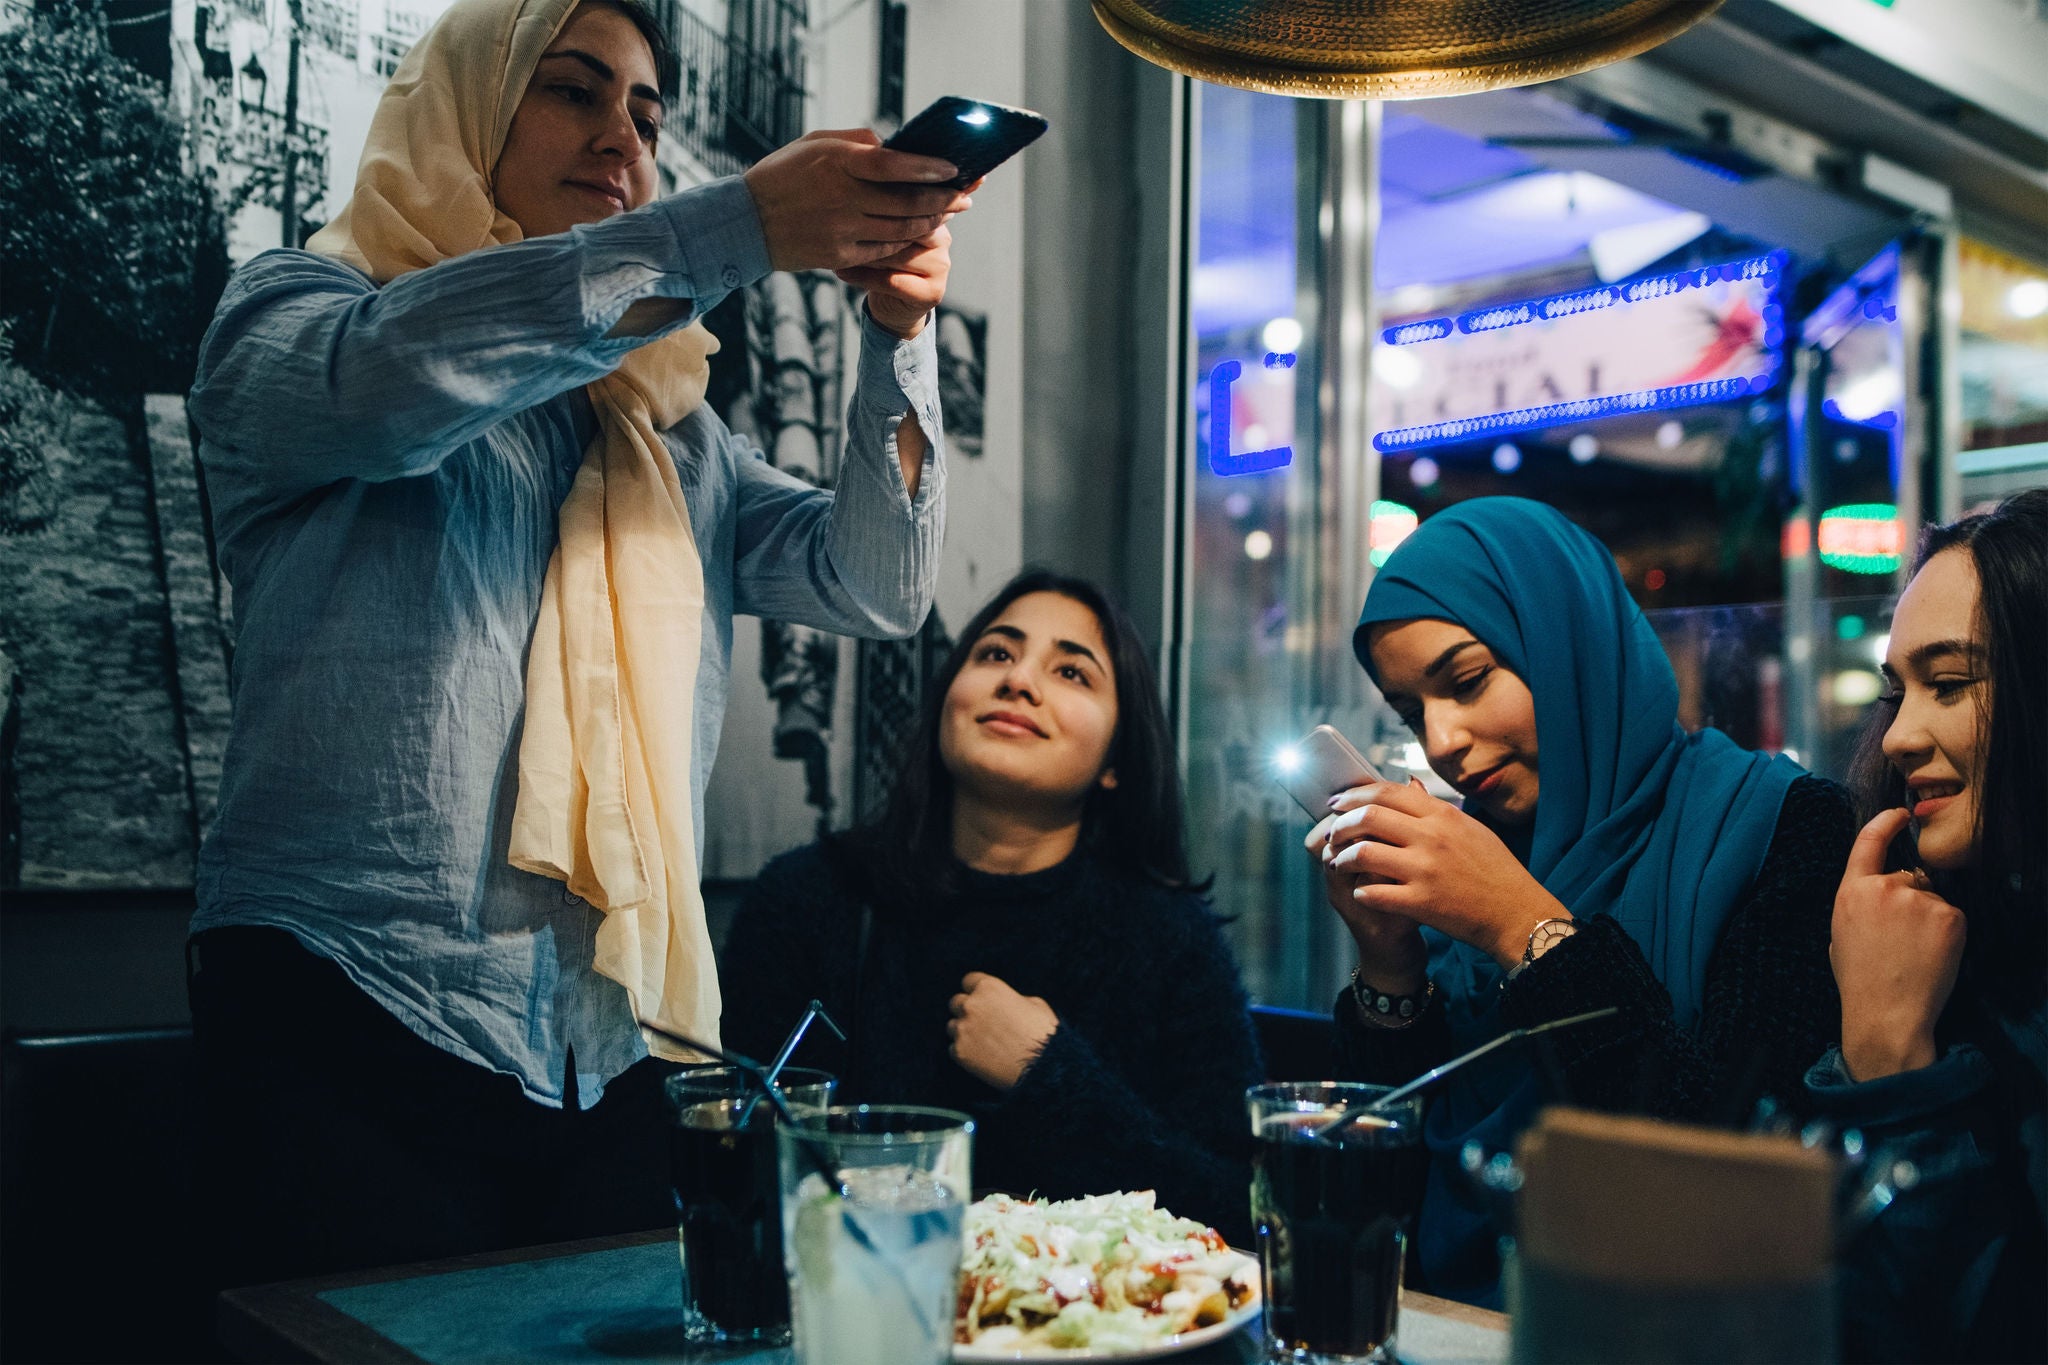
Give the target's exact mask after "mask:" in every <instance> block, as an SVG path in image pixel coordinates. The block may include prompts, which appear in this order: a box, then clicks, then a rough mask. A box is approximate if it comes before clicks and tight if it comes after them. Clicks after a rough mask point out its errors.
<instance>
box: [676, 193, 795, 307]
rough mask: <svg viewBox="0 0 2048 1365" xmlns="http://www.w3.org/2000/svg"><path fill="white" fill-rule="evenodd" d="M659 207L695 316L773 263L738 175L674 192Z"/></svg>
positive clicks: (757, 215)
mask: <svg viewBox="0 0 2048 1365" xmlns="http://www.w3.org/2000/svg"><path fill="white" fill-rule="evenodd" d="M655 207H656V209H657V210H658V211H659V212H660V213H661V214H662V216H663V217H664V218H666V219H667V221H668V225H669V228H670V230H671V231H672V232H674V234H675V239H676V250H677V252H678V253H679V254H680V257H681V259H682V262H683V273H684V275H686V276H687V277H688V279H689V284H690V288H689V295H690V297H691V299H692V300H694V301H695V303H696V305H697V306H696V313H697V316H699V317H702V316H703V315H704V314H705V313H708V312H710V311H711V310H712V309H713V308H714V307H716V306H717V305H718V302H719V300H721V299H723V298H724V297H725V296H726V295H727V294H730V293H732V292H733V291H734V290H735V289H744V288H746V287H747V286H748V285H750V284H752V283H754V282H755V281H756V280H760V279H763V278H765V277H766V276H767V275H768V273H769V271H770V270H772V269H773V268H774V267H773V266H772V265H770V263H769V260H768V238H767V236H766V235H765V234H764V233H763V232H762V231H761V214H760V211H759V210H758V209H756V208H755V207H754V195H753V192H752V191H751V190H749V189H748V188H747V182H746V181H745V180H743V179H741V178H740V177H739V176H736V175H730V176H727V177H725V178H724V179H723V180H714V181H712V182H711V183H710V184H708V185H699V186H697V187H696V188H694V189H688V190H684V191H682V192H681V193H680V194H671V195H669V196H668V197H667V198H665V199H662V200H659V201H658V202H657V204H656V206H655Z"/></svg>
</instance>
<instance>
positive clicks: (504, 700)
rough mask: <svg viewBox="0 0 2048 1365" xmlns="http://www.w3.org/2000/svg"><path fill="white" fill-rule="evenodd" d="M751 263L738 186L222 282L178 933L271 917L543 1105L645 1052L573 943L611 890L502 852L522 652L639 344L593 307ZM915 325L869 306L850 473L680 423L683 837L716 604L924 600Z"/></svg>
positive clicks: (210, 373)
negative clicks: (604, 403)
mask: <svg viewBox="0 0 2048 1365" xmlns="http://www.w3.org/2000/svg"><path fill="white" fill-rule="evenodd" d="M768 269H769V262H768V250H767V244H766V242H765V240H764V239H763V237H762V234H761V225H760V220H759V218H758V216H757V215H756V213H755V210H754V205H753V200H752V198H751V196H750V195H749V194H748V192H747V190H746V187H745V185H744V184H743V183H742V182H740V181H739V180H736V179H734V180H723V181H718V182H715V183H713V184H710V185H706V186H703V187H701V188H698V189H694V190H689V191H686V192H684V193H682V194H678V195H674V196H671V197H669V198H666V199H663V200H661V201H659V202H657V203H654V204H651V205H649V206H648V207H646V208H643V209H640V210H638V211H636V212H633V213H626V214H620V215H617V216H615V217H613V218H611V219H608V220H606V221H604V222H602V223H597V224H592V225H589V226H584V227H578V228H576V229H574V230H573V231H571V232H568V233H565V234H562V235H560V236H552V237H544V238H538V239H535V240H532V241H527V242H521V243H518V244H516V245H513V246H506V247H498V248H493V249H490V250H485V251H477V252H473V253H471V254H469V255H467V256H462V257H459V258H456V259H454V260H449V261H444V262H442V263H440V264H438V265H435V266H434V267H432V268H431V269H427V270H419V271H414V272H413V273H411V274H408V275H404V276H401V277H400V278H398V279H396V280H393V281H392V282H391V283H389V284H387V285H385V286H384V287H383V288H381V289H380V288H378V287H377V286H375V285H374V284H373V283H372V282H371V281H370V280H369V279H367V278H366V277H364V276H363V275H361V274H360V273H358V272H357V271H355V270H352V269H350V268H349V267H347V266H345V265H341V264H339V263H337V262H335V261H333V260H329V259H327V258H325V257H321V256H315V255H311V254H309V253H306V252H299V251H272V252H267V253H265V254H264V255H262V256H259V257H257V258H256V259H255V260H253V261H251V262H250V263H249V264H248V265H247V266H245V267H244V268H243V269H242V270H241V271H240V272H238V273H237V274H236V276H235V277H234V279H233V281H232V282H231V283H230V284H229V286H228V290H227V293H226V295H225V296H224V297H223V298H222V300H221V303H220V309H219V311H218V313H217V314H216V315H215V317H214V321H213V326H212V329H211V330H210V331H209V332H208V333H207V337H206V341H205V344H204V346H203V348H202V354H201V357H200V364H199V373H198V382H197V384H196V385H195V387H194V388H193V390H192V397H191V407H190V411H191V414H192V418H193V421H194V423H195V424H196V426H197V427H198V430H199V433H200V437H201V441H200V458H201V460H202V462H203V464H204V467H205V472H206V481H207V490H208V494H209V496H210V498H211V500H212V505H213V518H214V528H215V534H216V539H217V542H218V545H219V551H220V562H221V566H222V569H223V570H224V572H225V573H226V575H227V578H228V582H229V585H230V587H231V589H232V593H233V603H234V613H235V617H236V622H237V641H236V648H235V657H234V668H233V674H232V686H233V696H234V725H233V732H232V735H231V737H230V739H229V742H228V748H227V755H226V761H225V768H224V771H223V773H222V778H221V789H220V804H219V810H218V813H217V815H216V816H215V819H214V823H213V826H212V829H211V830H210V831H209V833H208V834H207V837H206V840H205V842H204V843H203V845H202V846H201V848H200V852H199V871H198V905H199V910H198V914H197V915H196V916H195V918H194V919H193V922H192V927H193V931H194V932H198V931H199V930H202V929H212V928H218V927H221V926H223V925H267V926H272V927H276V928H282V929H287V930H289V931H291V932H292V933H293V934H295V935H297V936H298V938H299V940H300V941H301V942H302V943H304V944H305V945H306V946H307V947H308V948H310V949H311V950H312V951H314V952H316V953H319V954H321V955H322V956H325V957H328V958H331V959H333V960H334V961H336V962H338V963H339V964H340V965H341V966H342V967H343V969H344V970H346V971H347V972H348V974H349V976H350V977H351V978H352V979H353V980H354V981H355V982H356V984H357V985H359V986H361V987H362V989H363V990H365V991H366V992H368V993H369V994H370V996H371V997H372V998H374V999H375V1000H376V1001H377V1002H378V1003H379V1004H380V1005H382V1006H383V1007H384V1008H385V1009H388V1010H389V1011H391V1013H392V1014H393V1015H395V1016H396V1017H397V1018H398V1019H400V1020H401V1021H403V1022H404V1023H405V1024H406V1025H407V1026H408V1027H409V1028H411V1029H412V1030H413V1031H414V1032H415V1033H417V1034H419V1035H420V1036H421V1037H422V1038H425V1039H426V1040H427V1041H429V1042H431V1043H433V1044H435V1045H437V1046H439V1047H442V1048H445V1049H446V1050H448V1051H449V1052H452V1053H454V1054H456V1055H457V1056H460V1057H464V1058H466V1059H468V1060H470V1061H472V1062H476V1063H479V1064H481V1065H483V1066H487V1067H490V1068H492V1069H494V1070H497V1071H502V1072H505V1073H507V1074H510V1075H512V1076H515V1077H517V1078H518V1079H519V1081H520V1083H521V1084H522V1085H523V1086H524V1087H525V1090H526V1093H527V1094H528V1095H530V1096H532V1097H533V1098H534V1099H536V1100H539V1101H541V1102H543V1103H548V1104H555V1105H559V1104H560V1103H561V1102H562V1095H563V1081H564V1065H565V1059H566V1057H567V1055H568V1054H569V1053H570V1051H571V1050H572V1049H573V1052H574V1056H575V1066H576V1072H577V1085H578V1092H579V1095H580V1098H581V1101H582V1103H583V1104H585V1105H589V1104H594V1103H596V1101H597V1099H598V1096H599V1095H600V1093H601V1092H602V1089H603V1085H604V1081H605V1080H606V1079H607V1078H609V1077H612V1076H616V1075H617V1074H618V1073H619V1072H621V1071H623V1070H624V1069H625V1068H626V1067H627V1066H629V1065H631V1064H632V1063H633V1062H635V1061H637V1060H638V1059H639V1058H641V1057H643V1056H645V1055H646V1052H645V1047H644V1045H643V1043H642V1041H641V1038H640V1034H639V1031H638V1029H637V1028H636V1027H635V1025H634V1021H633V1019H632V1015H631V1011H630V1007H629V1005H628V1001H627V996H626V992H625V990H624V988H623V987H621V986H619V985H618V984H617V983H615V982H613V981H611V980H609V979H607V978H604V977H601V976H598V975H597V974H596V973H595V972H594V971H593V970H592V968H591V957H592V952H593V942H594V939H595V936H596V932H597V926H598V923H599V920H600V917H601V916H600V912H599V911H596V910H594V909H592V908H591V907H590V906H589V905H587V904H586V903H584V902H583V901H581V900H579V899H577V898H575V897H573V896H570V895H568V894H567V892H566V891H565V890H564V888H563V886H562V884H561V883H559V882H555V881H551V880H548V879H546V878H543V877H539V876H536V875H534V874H532V873H528V872H522V871H519V870H518V869H515V868H513V867H512V866H511V865H510V864H508V863H507V862H506V849H507V846H508V841H509V834H510V827H511V819H512V808H513V803H514V799H515V797H516V794H517V759H518V748H519V736H520V728H521V721H522V716H523V709H522V708H523V704H524V693H525V676H526V650H527V644H528V641H529V639H530V638H531V636H532V632H533V625H534V621H535V618H536V616H537V615H538V612H539V607H540V594H541V579H542V576H543V574H544V573H545V571H546V569H547V564H548V559H549V557H550V555H551V554H552V552H553V550H554V548H555V540H556V514H557V512H558V510H559V508H560V506H561V503H562V500H563V498H564V497H566V496H567V494H568V491H569V486H570V482H571V480H572V479H573V477H574V475H575V472H576V469H577V467H578V466H579V465H580V464H581V463H582V460H583V454H584V450H585V448H586V446H587V445H588V444H589V441H590V439H591V437H592V435H593V434H594V430H595V427H594V418H593V415H592V412H591V409H590V405H589V401H588V399H587V398H586V397H585V395H584V392H583V386H584V385H585V384H588V383H589V382H591V381H592V380H595V379H598V378H601V377H602V376H604V375H605V374H607V373H609V372H610V371H611V370H612V369H614V368H615V367H616V366H617V364H618V363H619V361H620V360H621V358H623V357H624V355H625V354H626V353H627V352H628V351H629V350H631V349H632V348H633V347H635V346H637V345H642V344H644V343H645V342H646V341H648V340H650V339H652V337H632V338H611V337H607V335H606V333H608V332H609V331H611V330H612V328H613V327H614V326H615V325H616V324H617V322H618V320H619V318H620V316H621V315H622V314H623V313H624V312H625V310H626V309H627V307H628V306H629V305H631V304H632V303H634V302H635V301H636V300H640V299H646V298H671V299H683V300H689V301H691V302H692V303H693V305H694V311H697V312H701V311H703V310H705V309H709V308H710V307H712V306H714V305H715V304H716V303H717V302H718V301H719V299H720V298H722V297H724V295H725V294H726V293H728V292H729V291H730V290H731V289H733V288H736V287H739V286H742V285H744V284H746V283H749V282H751V281H754V280H757V279H759V278H761V277H762V276H763V275H765V274H766V273H767V272H768ZM693 315H694V314H693V312H689V311H686V312H685V313H684V315H683V317H681V318H678V319H677V320H676V321H675V322H673V323H672V324H670V325H668V326H666V327H664V328H662V329H661V330H660V331H657V332H656V333H654V334H653V335H654V336H659V335H663V334H665V333H666V332H667V331H670V330H673V328H674V327H677V326H681V325H683V324H684V323H685V322H686V321H687V320H688V318H689V317H690V316H693ZM932 332H933V329H931V328H929V327H927V328H925V329H924V331H923V332H922V333H921V334H920V335H919V337H918V339H917V340H915V341H909V342H903V341H899V340H897V339H896V338H895V337H893V336H891V335H890V334H888V333H886V332H884V331H882V330H881V329H880V328H878V327H876V326H875V324H874V323H873V322H872V321H871V320H866V319H865V317H864V320H863V332H862V344H861V356H860V363H859V371H858V377H857V381H856V384H855V386H854V394H853V401H852V404H851V406H850V410H849V413H848V419H847V445H846V451H847V454H846V458H845V459H844V460H843V462H842V464H841V469H840V474H839V481H838V488H837V491H836V492H826V491H822V490H819V489H814V488H811V487H810V486H808V485H806V484H804V483H802V482H800V481H799V480H797V479H795V478H793V477H791V476H789V475H787V474H784V473H781V472H779V471H777V470H776V469H774V468H773V467H771V466H770V465H769V464H768V463H767V462H766V461H765V460H764V459H763V458H762V456H761V454H760V452H759V451H758V450H756V449H754V448H753V447H752V446H750V445H748V444H747V443H745V442H743V441H741V440H740V439H739V438H737V437H735V436H734V435H733V434H732V433H731V432H729V431H728V430H727V429H726V427H725V425H724V423H722V422H721V421H720V420H719V419H718V417H717V415H716V414H715V413H713V412H712V411H711V410H710V408H708V407H702V408H699V409H698V410H697V411H696V412H695V413H693V414H691V416H690V417H688V418H687V419H685V420H684V421H683V422H682V423H680V424H679V425H678V426H677V427H676V428H675V429H674V430H672V431H670V432H668V433H667V443H668V446H669V450H670V453H671V454H672V455H673V456H674V457H675V461H676V468H677V470H678V471H679V473H680V475H681V479H682V486H683V492H684V494H685V496H686V497H687V499H688V501H689V506H690V520H691V524H692V526H693V528H694V530H695V532H696V537H697V545H698V550H699V553H700V554H701V555H702V556H703V560H704V620H703V648H702V653H701V655H700V656H699V660H698V666H697V680H696V715H695V732H696V734H695V748H694V750H693V753H692V761H691V769H692V771H691V775H690V776H691V786H692V792H693V796H694V798H695V802H694V804H695V810H696V816H697V831H696V833H697V847H698V851H699V855H700V856H701V854H702V851H703V846H704V825H703V819H704V788H705V783H706V780H707V779H708V778H709V776H710V773H711V764H712V759H713V758H714V756H715V755H716V753H717V749H718V735H719V727H720V723H721V721H722V720H723V718H724V714H725V702H726V695H727V690H728V686H729V678H728V673H729V669H730V661H731V655H732V617H733V614H734V613H735V612H744V613H751V614H756V615H760V616H764V617H769V618H773V619H777V620H784V621H794V622H802V623H805V624H809V625H814V626H818V627H820V628H823V629H826V630H832V631H838V632H842V633H845V634H854V635H868V636H890V635H905V634H908V633H910V632H911V631H913V630H915V629H916V628H917V626H918V624H919V623H920V622H921V621H922V620H923V619H924V615H925V612H926V610H927V609H928V608H929V606H930V604H931V600H932V592H933V585H934V581H935V574H936V570H937V565H938V559H939V543H940V536H941V531H942V527H943V522H944V496H945V495H944V489H945V478H944V465H943V461H942V460H941V458H940V426H939V401H938V386H937V380H936V366H935V362H934V356H933V349H932V347H933V343H932ZM713 363H714V364H719V363H728V364H729V363H738V361H737V360H736V359H734V358H728V359H726V360H724V361H720V360H714V361H713ZM910 411H914V412H915V413H916V415H917V421H918V423H919V425H920V426H921V427H922V428H923V431H924V434H925V438H926V440H927V441H928V442H929V443H930V447H931V453H930V454H928V455H927V456H926V460H925V467H924V472H923V475H922V480H921V483H920V485H919V488H918V492H917V496H916V497H915V498H912V497H910V496H909V494H908V491H907V489H906V487H905V484H904V480H903V474H902V470H901V468H900V466H899V464H898V460H897V454H896V429H897V425H898V423H899V421H900V420H901V419H902V417H903V416H904V414H905V413H906V412H910ZM278 1026H279V1027H280V1028H289V1027H290V1026H291V1021H289V1020H279V1021H278Z"/></svg>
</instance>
